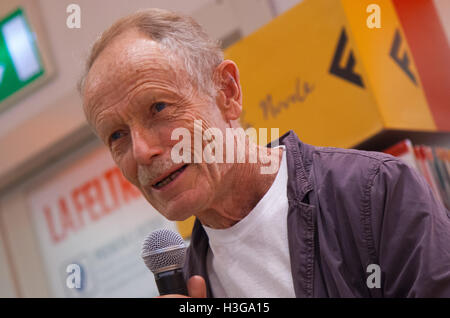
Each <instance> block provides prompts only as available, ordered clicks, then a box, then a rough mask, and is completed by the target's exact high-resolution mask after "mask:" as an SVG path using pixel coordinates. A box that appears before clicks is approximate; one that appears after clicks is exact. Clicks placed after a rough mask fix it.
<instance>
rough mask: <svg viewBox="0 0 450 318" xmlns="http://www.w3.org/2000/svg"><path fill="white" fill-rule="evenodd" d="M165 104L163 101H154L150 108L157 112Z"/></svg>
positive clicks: (164, 106)
mask: <svg viewBox="0 0 450 318" xmlns="http://www.w3.org/2000/svg"><path fill="white" fill-rule="evenodd" d="M166 106H167V104H166V103H164V102H158V103H154V104H153V105H152V110H153V111H154V112H157V113H159V112H160V111H162V110H163V109H164V108H166Z"/></svg>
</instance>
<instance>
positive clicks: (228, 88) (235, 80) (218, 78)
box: [214, 60, 242, 120]
mask: <svg viewBox="0 0 450 318" xmlns="http://www.w3.org/2000/svg"><path fill="white" fill-rule="evenodd" d="M214 80H215V84H216V87H218V88H219V89H218V94H217V97H216V102H217V105H218V106H219V108H220V111H221V112H222V114H223V116H224V117H225V119H226V120H236V119H239V116H240V115H241V112H242V91H241V84H240V82H239V69H238V67H237V65H236V64H235V63H234V62H233V61H230V60H225V61H223V62H222V63H220V64H219V66H217V68H216V70H215V72H214Z"/></svg>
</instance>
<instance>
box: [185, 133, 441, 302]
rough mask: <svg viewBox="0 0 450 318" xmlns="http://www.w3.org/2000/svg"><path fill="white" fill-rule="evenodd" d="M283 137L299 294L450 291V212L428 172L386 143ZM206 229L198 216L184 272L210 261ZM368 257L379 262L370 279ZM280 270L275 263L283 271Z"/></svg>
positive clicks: (199, 270) (199, 271) (195, 271)
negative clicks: (319, 143)
mask: <svg viewBox="0 0 450 318" xmlns="http://www.w3.org/2000/svg"><path fill="white" fill-rule="evenodd" d="M279 143H280V144H282V145H285V146H286V151H287V152H286V155H287V166H288V185H287V196H288V201H289V211H288V217H287V220H286V221H287V223H286V224H287V227H288V240H289V253H290V260H291V271H292V278H293V281H294V289H295V295H296V296H297V297H450V212H449V211H448V210H447V209H445V208H444V207H443V205H442V204H441V203H440V202H438V201H437V200H436V199H435V197H434V196H433V194H432V192H431V190H430V187H429V186H428V185H427V183H426V181H425V180H424V179H423V178H422V177H421V176H420V175H419V174H418V173H417V172H416V171H414V170H413V169H412V168H409V167H408V166H407V165H406V164H404V163H403V162H402V161H400V160H399V159H397V158H395V157H392V156H390V155H386V154H383V153H379V152H366V151H357V150H350V149H337V148H326V147H314V146H311V145H307V144H304V143H302V142H301V141H300V140H299V139H298V137H297V136H296V134H295V133H294V132H293V131H290V132H288V133H286V134H285V135H283V136H282V137H281V138H280V139H279ZM207 251H208V237H207V235H206V232H205V231H204V229H203V227H202V225H201V224H200V222H199V221H198V220H196V222H195V225H194V229H193V231H192V237H191V244H190V247H189V248H188V254H187V258H186V264H185V268H184V270H185V278H188V277H190V276H192V275H201V276H203V277H204V278H205V280H206V284H207V294H208V296H209V297H213V296H214V295H212V292H211V287H210V285H209V280H208V275H207V270H206V253H207ZM370 264H376V265H379V268H380V269H381V286H380V288H376V287H374V288H369V287H368V285H367V283H366V281H367V278H370V277H369V276H370V275H371V274H373V270H372V271H369V272H367V267H368V265H370ZM276 274H277V273H274V275H276Z"/></svg>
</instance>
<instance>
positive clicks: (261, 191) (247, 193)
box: [197, 146, 283, 229]
mask: <svg viewBox="0 0 450 318" xmlns="http://www.w3.org/2000/svg"><path fill="white" fill-rule="evenodd" d="M258 147H259V146H258ZM264 149H267V148H265V147H264ZM268 154H269V156H270V157H269V158H270V160H277V161H276V162H278V166H277V169H276V171H274V173H271V174H263V173H261V166H262V164H261V163H260V162H258V163H249V162H248V161H246V162H245V163H239V164H233V165H231V166H230V168H229V169H228V171H227V172H226V174H225V177H224V181H223V184H222V186H221V189H222V190H221V191H220V192H219V193H218V194H217V195H216V198H215V199H214V200H213V202H212V204H211V205H210V207H209V208H208V209H206V210H204V211H202V212H201V213H199V214H198V215H197V217H198V219H199V220H200V222H201V223H202V224H203V225H205V226H208V227H210V228H214V229H225V228H229V227H231V226H233V225H234V224H236V223H237V222H239V221H240V220H242V219H243V218H245V217H246V216H247V215H248V214H249V213H250V212H251V211H252V210H253V208H254V207H255V206H256V204H257V203H258V202H259V201H260V200H261V199H262V198H263V196H264V195H265V194H266V193H267V191H268V190H269V189H270V187H271V186H272V184H273V182H274V181H275V178H276V176H277V173H278V170H279V167H280V163H281V158H282V155H283V149H282V148H276V149H273V148H269V149H268Z"/></svg>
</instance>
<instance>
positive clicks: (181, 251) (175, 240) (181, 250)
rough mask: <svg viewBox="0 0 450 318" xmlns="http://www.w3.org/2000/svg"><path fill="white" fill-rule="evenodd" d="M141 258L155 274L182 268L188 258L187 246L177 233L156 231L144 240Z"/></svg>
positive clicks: (163, 230)
mask: <svg viewBox="0 0 450 318" xmlns="http://www.w3.org/2000/svg"><path fill="white" fill-rule="evenodd" d="M141 257H142V259H143V260H144V263H145V265H146V266H147V267H148V268H149V269H150V270H151V271H152V272H153V274H158V273H161V272H164V271H168V270H172V269H177V268H182V267H183V265H184V260H185V258H186V245H185V244H184V240H183V238H182V237H181V236H180V234H178V233H177V232H174V231H171V230H168V229H160V230H156V231H153V232H151V233H150V234H149V235H148V236H147V238H146V239H145V240H144V242H143V244H142V251H141Z"/></svg>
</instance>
